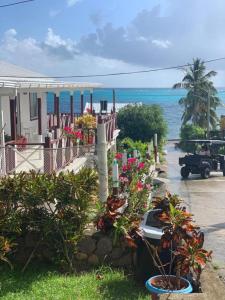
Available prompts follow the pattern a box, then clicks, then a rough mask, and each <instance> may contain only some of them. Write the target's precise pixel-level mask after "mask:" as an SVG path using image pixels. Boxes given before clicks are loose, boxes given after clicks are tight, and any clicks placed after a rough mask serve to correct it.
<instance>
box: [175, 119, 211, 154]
mask: <svg viewBox="0 0 225 300" xmlns="http://www.w3.org/2000/svg"><path fill="white" fill-rule="evenodd" d="M204 138H205V130H204V128H202V127H200V126H198V125H193V124H186V125H183V126H182V127H181V129H180V139H181V141H180V144H179V147H180V148H181V149H182V150H183V151H185V152H194V151H195V150H196V145H195V144H193V143H189V142H188V140H198V139H204Z"/></svg>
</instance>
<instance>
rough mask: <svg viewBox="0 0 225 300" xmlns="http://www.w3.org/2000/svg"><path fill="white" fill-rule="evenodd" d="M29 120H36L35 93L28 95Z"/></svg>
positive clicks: (36, 105) (36, 103)
mask: <svg viewBox="0 0 225 300" xmlns="http://www.w3.org/2000/svg"><path fill="white" fill-rule="evenodd" d="M29 97H30V119H31V120H36V119H37V118H38V99H37V93H30V94H29Z"/></svg>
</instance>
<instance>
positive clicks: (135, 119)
mask: <svg viewBox="0 0 225 300" xmlns="http://www.w3.org/2000/svg"><path fill="white" fill-rule="evenodd" d="M117 124H118V127H119V128H120V135H119V137H120V138H121V139H123V138H125V137H129V138H131V139H133V140H134V141H140V140H141V141H142V142H150V141H151V140H152V139H153V137H154V134H155V133H157V134H158V139H159V142H162V141H163V139H164V138H165V137H166V133H167V125H166V122H165V119H164V116H163V111H162V108H161V107H160V106H159V105H155V104H154V105H127V106H126V107H124V108H122V109H121V110H120V111H119V113H118V115H117Z"/></svg>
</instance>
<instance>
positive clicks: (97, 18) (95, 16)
mask: <svg viewBox="0 0 225 300" xmlns="http://www.w3.org/2000/svg"><path fill="white" fill-rule="evenodd" d="M90 20H91V22H92V23H93V24H94V25H95V26H100V25H102V22H103V16H102V13H101V12H100V11H98V12H95V13H92V14H90Z"/></svg>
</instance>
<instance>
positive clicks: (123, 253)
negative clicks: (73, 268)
mask: <svg viewBox="0 0 225 300" xmlns="http://www.w3.org/2000/svg"><path fill="white" fill-rule="evenodd" d="M75 259H76V260H77V261H82V262H84V263H87V264H88V265H92V266H93V265H94V266H95V265H99V264H103V263H105V264H108V265H111V266H113V267H125V268H131V267H132V266H133V264H134V259H135V251H134V250H132V249H131V248H129V247H127V245H126V243H125V241H119V242H117V243H116V244H115V245H114V243H113V237H111V236H110V235H105V234H103V233H101V232H96V233H94V234H93V235H91V236H85V237H84V238H83V239H82V240H80V242H79V243H78V245H77V253H76V255H75Z"/></svg>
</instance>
